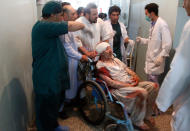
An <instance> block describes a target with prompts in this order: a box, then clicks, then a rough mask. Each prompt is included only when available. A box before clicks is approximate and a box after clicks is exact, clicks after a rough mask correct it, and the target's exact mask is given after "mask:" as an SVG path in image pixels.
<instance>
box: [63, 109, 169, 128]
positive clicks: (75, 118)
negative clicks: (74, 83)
mask: <svg viewBox="0 0 190 131" xmlns="http://www.w3.org/2000/svg"><path fill="white" fill-rule="evenodd" d="M171 112H172V110H171V109H170V110H169V111H167V112H166V113H163V114H161V115H159V116H157V117H155V120H156V126H155V127H152V128H151V129H150V131H171V128H170V120H171ZM69 115H70V117H69V118H68V119H66V120H59V122H60V124H61V125H67V126H69V127H70V129H71V131H102V130H103V128H104V124H101V125H100V126H93V125H90V124H88V123H86V122H85V121H84V120H83V119H82V118H81V116H80V113H79V112H78V111H76V110H75V111H72V112H70V114H69Z"/></svg>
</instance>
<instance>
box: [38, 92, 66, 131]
mask: <svg viewBox="0 0 190 131" xmlns="http://www.w3.org/2000/svg"><path fill="white" fill-rule="evenodd" d="M61 94H62V93H60V94H36V96H35V109H36V125H37V130H38V131H54V129H55V128H56V127H57V126H58V122H57V118H58V110H59V107H60V104H61V102H62V100H63V96H61Z"/></svg>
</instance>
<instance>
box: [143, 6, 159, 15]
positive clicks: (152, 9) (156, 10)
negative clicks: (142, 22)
mask: <svg viewBox="0 0 190 131" xmlns="http://www.w3.org/2000/svg"><path fill="white" fill-rule="evenodd" d="M158 8H159V6H158V5H157V4H156V3H150V4H147V5H146V6H145V8H144V9H146V10H147V11H148V12H149V13H151V12H154V13H155V15H156V16H158Z"/></svg>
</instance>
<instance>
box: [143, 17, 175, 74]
mask: <svg viewBox="0 0 190 131" xmlns="http://www.w3.org/2000/svg"><path fill="white" fill-rule="evenodd" d="M141 43H142V44H148V48H147V52H146V62H145V68H144V69H145V72H146V74H151V75H159V74H161V73H163V72H164V66H165V60H164V62H163V63H162V64H161V65H160V66H156V64H155V61H156V59H157V58H158V57H160V56H164V57H167V56H169V52H170V49H171V47H172V40H171V35H170V31H169V28H168V25H167V23H166V22H165V21H164V20H163V19H162V18H160V17H159V18H158V19H157V21H156V24H155V25H154V26H153V27H151V29H150V30H149V38H148V39H145V38H142V40H141Z"/></svg>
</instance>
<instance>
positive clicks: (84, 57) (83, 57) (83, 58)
mask: <svg viewBox="0 0 190 131" xmlns="http://www.w3.org/2000/svg"><path fill="white" fill-rule="evenodd" d="M80 60H81V61H86V62H87V61H88V57H87V56H86V55H82V58H81V59H80Z"/></svg>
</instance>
